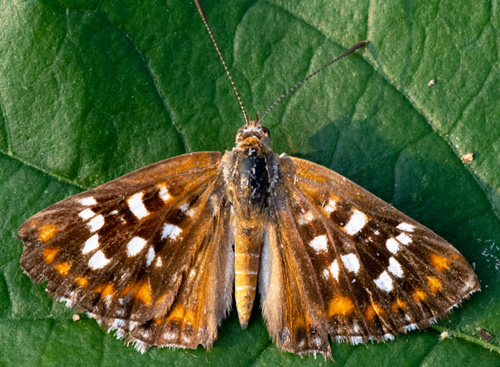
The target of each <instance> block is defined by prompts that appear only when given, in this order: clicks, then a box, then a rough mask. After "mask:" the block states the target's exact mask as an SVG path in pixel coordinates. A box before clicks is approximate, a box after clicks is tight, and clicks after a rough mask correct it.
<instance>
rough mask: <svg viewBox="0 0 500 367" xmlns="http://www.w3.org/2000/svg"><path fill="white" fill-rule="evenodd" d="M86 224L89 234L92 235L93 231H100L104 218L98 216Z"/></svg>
mask: <svg viewBox="0 0 500 367" xmlns="http://www.w3.org/2000/svg"><path fill="white" fill-rule="evenodd" d="M87 224H88V225H89V229H90V233H94V232H95V231H98V230H99V229H101V228H102V226H103V225H104V217H103V216H102V215H101V214H99V215H98V216H95V217H94V218H92V219H91V220H90V221H89V222H88V223H87Z"/></svg>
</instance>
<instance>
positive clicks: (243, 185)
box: [222, 122, 278, 327]
mask: <svg viewBox="0 0 500 367" xmlns="http://www.w3.org/2000/svg"><path fill="white" fill-rule="evenodd" d="M222 167H223V171H224V179H225V181H226V185H227V188H228V191H229V192H228V196H229V200H230V201H231V204H232V208H233V212H232V219H231V220H232V224H233V226H234V241H235V249H234V251H235V297H236V308H237V309H238V316H239V319H240V324H241V325H242V326H243V327H246V325H247V324H248V319H249V318H250V313H251V310H252V306H253V302H254V299H255V292H256V286H257V273H258V270H259V260H260V253H261V247H262V242H263V236H264V230H265V228H264V227H265V226H264V224H265V223H267V218H268V216H269V197H270V193H271V191H272V189H273V184H274V182H276V180H277V177H278V157H277V156H276V154H274V153H273V151H272V150H271V149H270V148H269V130H267V128H265V127H263V126H261V125H260V123H256V122H249V123H248V124H246V125H245V126H243V127H242V128H241V129H239V130H238V133H237V135H236V147H235V148H234V149H233V150H232V151H230V152H226V154H225V155H224V158H223V163H222Z"/></svg>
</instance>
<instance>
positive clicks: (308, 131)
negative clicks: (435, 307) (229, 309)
mask: <svg viewBox="0 0 500 367" xmlns="http://www.w3.org/2000/svg"><path fill="white" fill-rule="evenodd" d="M203 5H204V8H205V10H206V13H207V17H208V20H209V23H210V24H211V26H212V28H213V32H214V34H215V36H216V38H217V40H218V42H219V46H220V48H221V50H222V52H223V54H224V55H225V58H226V61H227V63H228V66H229V68H230V69H231V72H232V74H233V77H234V79H235V82H236V84H237V85H238V88H239V91H240V94H241V97H242V99H243V102H244V103H245V106H246V108H247V110H248V112H249V113H253V114H255V113H259V114H262V113H263V112H264V111H265V109H266V108H267V107H268V106H269V105H270V104H271V103H272V102H273V101H274V100H275V99H276V98H277V97H279V96H280V95H281V94H282V93H283V92H284V91H285V90H287V89H288V88H289V87H290V86H292V85H294V84H295V83H296V82H298V81H300V80H301V79H302V78H304V77H305V76H306V75H307V74H308V73H310V72H312V71H314V70H315V69H316V68H318V67H320V66H321V65H323V64H324V63H326V62H328V61H329V60H331V59H332V58H333V57H334V56H338V55H339V54H341V53H342V52H343V51H345V50H346V49H347V48H349V47H350V46H352V45H354V44H355V43H357V42H358V41H361V40H364V39H368V40H369V41H370V44H369V45H368V47H367V48H366V49H365V50H360V51H358V52H356V54H355V55H351V56H349V57H348V58H347V59H345V60H343V61H342V62H339V63H338V64H336V65H335V66H333V67H331V68H329V69H328V70H327V71H325V72H323V73H321V74H319V75H318V76H316V77H314V78H313V79H312V80H311V81H309V82H308V83H306V85H305V86H303V87H301V88H300V89H299V90H297V91H296V92H295V93H294V94H292V95H291V96H290V97H288V98H287V99H285V100H284V101H283V102H281V104H280V105H278V107H276V108H275V109H274V110H273V111H272V113H271V114H270V115H268V116H267V117H266V120H265V122H266V125H267V126H268V127H269V128H270V129H271V135H272V143H273V146H274V149H275V152H276V153H281V152H287V153H288V154H290V155H295V156H301V157H305V158H307V159H309V160H312V161H314V162H317V163H321V164H323V165H325V166H327V167H330V168H332V169H334V170H336V171H338V172H340V173H341V174H343V175H345V176H346V177H348V178H350V179H352V180H353V181H355V182H357V183H359V184H361V185H362V186H364V187H365V188H367V189H368V190H370V191H372V192H373V193H375V194H376V195H378V196H380V197H381V198H383V199H384V200H386V201H389V202H391V203H393V204H394V205H395V206H396V207H397V208H399V209H400V210H402V211H403V212H405V213H407V214H408V215H410V216H411V217H413V218H415V219H416V220H418V221H420V222H421V223H423V224H425V225H427V226H428V227H430V228H431V229H433V230H434V231H436V232H437V233H438V234H440V235H441V236H443V237H444V238H445V239H447V240H448V241H449V242H451V243H453V244H454V245H455V246H456V247H457V249H459V250H460V251H461V252H462V253H463V254H464V255H465V256H466V257H467V259H468V260H469V261H470V262H471V263H472V264H473V266H474V267H475V269H476V272H477V274H478V276H479V278H480V281H481V285H482V292H480V293H478V294H474V295H473V296H472V298H471V299H470V300H468V301H466V302H464V303H463V305H462V307H460V308H458V309H456V310H455V311H454V312H453V314H452V315H451V316H450V317H449V319H445V320H441V321H440V322H439V323H438V325H437V326H435V327H432V328H429V329H427V330H425V331H414V332H411V333H409V334H407V335H402V336H400V337H398V338H397V339H396V340H395V341H392V342H387V343H385V344H373V345H367V346H364V345H361V346H355V347H353V346H348V345H345V344H339V345H337V344H333V345H332V346H333V350H334V352H333V354H334V358H335V360H336V365H337V366H373V365H394V364H397V365H399V366H414V365H428V366H438V365H439V366H455V365H467V364H469V363H468V362H470V364H472V363H475V364H477V365H483V366H490V365H491V366H493V365H498V363H499V361H500V337H499V336H500V317H498V315H499V312H500V283H499V279H500V277H499V276H498V275H499V268H500V250H499V246H500V245H498V243H499V242H500V217H499V213H500V175H498V172H499V171H500V159H499V158H498V156H499V154H498V151H499V149H500V145H499V141H500V139H499V135H500V129H499V128H498V121H499V119H498V116H500V105H499V104H498V101H499V100H500V90H499V88H498V85H499V82H500V73H499V63H498V55H497V49H498V46H497V43H498V41H497V40H498V29H499V10H498V7H496V6H495V5H494V4H493V3H487V2H475V3H474V4H473V5H472V3H471V2H470V1H467V0H455V1H451V0H447V1H444V2H443V1H439V2H437V1H427V2H406V1H391V2H381V1H375V2H368V1H349V2H345V1H331V0H317V1H314V2H305V1H303V2H296V1H294V2H288V1H280V0H268V1H255V0H245V1H231V2H228V1H224V2H222V1H210V0H205V1H203ZM0 60H1V61H2V68H1V69H0V151H1V154H0V182H2V185H1V186H0V208H1V210H0V216H1V217H0V218H1V219H2V220H1V223H2V226H1V228H0V236H1V256H0V269H1V272H0V365H51V366H52V365H64V366H66V365H97V364H100V365H104V366H106V365H119V364H137V365H139V364H148V365H171V364H174V363H175V364H176V365H180V366H189V365H200V364H210V365H221V364H224V365H226V364H227V365H238V366H248V365H259V366H261V365H289V364H290V363H295V364H301V365H321V366H322V365H324V361H323V360H322V358H320V359H318V360H315V359H314V358H312V357H307V358H303V359H301V358H300V357H298V356H295V355H292V354H289V353H282V352H279V351H278V350H277V349H276V347H275V345H274V344H273V343H272V342H271V341H270V339H269V337H268V335H267V331H266V329H265V325H264V323H263V321H262V317H261V316H260V310H258V309H257V308H256V309H255V312H254V315H253V316H252V320H251V323H250V327H249V328H248V329H247V330H241V329H240V327H239V325H238V321H237V317H236V315H235V313H234V312H233V313H232V314H231V316H230V317H229V319H228V320H226V321H224V322H223V324H222V326H221V328H220V338H219V340H218V341H217V342H216V343H215V345H214V348H213V350H212V351H210V352H207V351H205V350H203V349H201V348H198V349H197V350H194V351H193V350H170V349H157V348H153V349H152V350H151V351H149V352H148V353H146V354H144V355H141V354H139V353H137V352H136V351H135V350H134V349H133V348H132V347H130V346H129V347H124V346H123V343H122V341H118V340H116V339H115V338H114V336H113V335H109V334H106V333H105V332H103V331H102V330H101V329H100V328H99V327H98V326H97V324H96V323H95V321H93V320H91V319H87V318H86V317H85V316H82V320H80V321H78V322H74V321H73V320H72V314H73V312H72V311H71V310H70V309H66V308H64V307H63V306H62V305H61V304H60V303H57V302H55V303H54V302H53V301H52V300H51V299H50V298H49V297H48V295H47V294H46V293H45V291H44V287H43V284H42V285H36V286H35V285H33V283H32V282H31V280H30V279H29V278H28V277H27V276H26V275H25V274H23V272H22V271H21V269H20V267H19V259H20V257H21V253H22V243H21V242H20V241H19V240H17V239H16V231H17V227H18V226H19V225H20V224H22V223H23V222H24V221H25V220H26V219H27V218H28V217H29V216H31V215H32V214H34V213H36V212H37V211H39V210H41V209H43V208H45V207H47V206H48V205H50V204H52V203H54V202H56V201H58V200H61V199H63V198H65V197H68V196H69V195H72V194H75V193H77V192H80V191H81V190H83V189H87V188H91V187H95V186H97V185H98V184H101V183H104V182H106V181H108V180H110V179H112V178H115V177H118V176H120V175H122V174H125V173H127V172H130V171H132V170H134V169H137V168H140V167H142V166H144V165H146V164H149V163H153V162H155V161H158V160H161V159H163V158H167V157H172V156H175V155H179V154H182V153H185V152H191V151H201V150H218V151H223V150H225V149H231V148H232V146H233V142H234V136H235V133H236V130H237V129H238V127H240V126H241V125H242V123H243V118H242V114H241V111H240V109H239V106H238V103H237V101H236V98H235V96H234V92H233V90H232V88H231V85H230V83H229V81H228V79H227V76H226V75H225V73H224V70H223V68H222V66H221V63H220V61H219V59H218V57H217V54H216V52H215V50H214V48H213V46H212V44H211V41H210V39H209V37H208V34H207V32H206V30H205V29H204V28H203V24H202V22H201V19H200V17H199V15H198V14H197V12H196V8H195V6H194V4H192V3H190V2H187V1H181V0H178V1H168V2H165V1H163V0H151V1H148V2H137V1H133V0H121V1H118V0H102V1H96V0H93V1H91V0H88V1H85V0H59V1H58V0H44V1H24V2H4V3H2V5H0ZM431 79H433V80H435V82H436V84H435V85H434V86H428V82H429V81H430V80H431ZM469 152H471V153H474V160H473V161H472V162H469V163H466V164H463V163H462V162H461V161H460V157H461V156H462V155H463V154H465V153H469ZM479 328H482V329H485V330H487V331H488V332H490V333H491V334H492V335H493V336H494V338H493V340H492V341H491V342H486V341H484V340H482V339H481V338H480V337H479V336H478V330H479ZM442 331H447V332H448V333H449V335H450V337H449V338H446V339H444V340H442V341H440V338H439V336H440V333H441V332H442Z"/></svg>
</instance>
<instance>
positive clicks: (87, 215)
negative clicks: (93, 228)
mask: <svg viewBox="0 0 500 367" xmlns="http://www.w3.org/2000/svg"><path fill="white" fill-rule="evenodd" d="M94 215H95V213H94V212H93V211H92V209H89V208H87V209H84V210H82V211H81V212H80V213H78V216H79V217H80V218H82V219H83V220H87V219H90V218H92V217H93V216H94Z"/></svg>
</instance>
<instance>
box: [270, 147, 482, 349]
mask: <svg viewBox="0 0 500 367" xmlns="http://www.w3.org/2000/svg"><path fill="white" fill-rule="evenodd" d="M280 163H281V169H282V171H281V175H282V179H281V180H279V181H282V182H283V188H282V189H280V188H279V186H280V185H277V186H278V187H277V190H276V194H277V195H275V196H274V197H273V209H272V210H273V213H274V214H273V217H272V220H273V221H274V222H275V223H280V225H278V226H275V227H276V233H277V235H276V238H277V240H276V243H275V247H277V249H278V250H274V252H276V253H277V255H275V256H274V257H273V258H272V261H271V263H272V265H271V267H272V268H273V269H274V268H275V267H276V265H275V262H278V263H279V262H280V261H281V264H286V266H285V265H278V267H279V266H281V268H282V269H281V277H283V278H284V282H283V283H284V284H286V283H287V282H288V283H295V284H296V286H295V287H296V288H297V290H298V291H297V294H298V295H300V296H296V297H290V298H288V299H287V298H286V294H285V293H284V292H283V295H282V296H281V297H282V298H283V299H284V300H286V303H285V304H286V306H285V308H288V309H291V310H293V307H296V306H290V305H287V303H292V304H297V303H300V304H301V306H300V307H301V308H303V309H305V310H306V313H305V314H306V315H307V317H308V319H309V320H305V321H306V328H305V331H306V333H305V334H304V332H302V333H301V334H300V335H293V334H291V335H290V339H287V338H285V339H284V340H283V341H282V343H283V345H285V344H286V343H288V344H290V343H291V344H290V345H292V346H293V347H292V348H291V349H292V351H294V352H309V351H314V350H317V351H321V352H323V353H325V348H324V347H323V345H324V343H319V341H317V340H316V341H314V336H316V337H318V336H319V337H321V338H322V340H323V341H324V340H325V339H324V335H327V334H329V335H331V336H332V338H334V339H336V340H338V341H342V340H345V341H347V342H349V343H352V344H357V343H363V342H366V341H369V340H376V341H383V340H387V339H392V338H393V337H394V336H395V335H396V334H398V333H401V332H407V331H409V330H412V329H415V328H423V327H426V326H428V325H430V324H431V323H432V322H434V321H435V320H436V319H437V318H439V317H442V316H444V315H445V314H446V313H448V312H449V311H450V309H451V308H453V307H454V306H456V305H458V304H459V303H460V302H461V301H462V300H463V299H464V298H467V297H468V296H469V295H470V294H471V293H472V292H474V291H476V290H479V288H480V287H479V282H478V279H477V277H476V275H475V274H474V271H473V270H472V268H471V267H470V266H469V264H468V263H467V261H466V260H465V259H464V257H463V256H462V255H461V254H460V253H459V252H458V251H457V250H456V249H455V248H454V247H453V246H451V245H450V244H449V243H447V242H446V241H445V240H443V239H442V238H441V237H439V236H438V235H436V234H435V233H433V232H432V231H431V230H429V229H428V228H426V227H424V226H422V225H421V224H419V223H417V222H415V221H414V220H412V219H410V218H409V217H407V216H406V215H404V214H402V213H401V212H399V211H397V210H396V209H395V208H393V207H392V206H390V205H389V204H387V203H385V202H383V201H382V200H380V199H378V198H377V197H375V196H374V195H372V194H371V193H369V192H368V191H366V190H365V189H363V188H361V187H360V186H358V185H356V184H354V183H352V182H351V181H349V180H347V179H346V178H344V177H342V176H340V175H338V174H336V173H335V172H333V171H331V170H329V169H326V168H324V167H322V166H319V165H316V164H314V163H311V162H308V161H305V160H301V159H297V158H290V157H283V158H282V159H280ZM269 244H272V241H269ZM288 278H292V279H291V280H290V279H288ZM270 292H271V291H270ZM264 298H265V297H264ZM278 304H280V303H276V302H274V303H271V302H268V301H267V300H266V299H264V310H266V308H271V309H272V308H273V307H274V308H276V306H273V305H278ZM290 312H293V311H290ZM265 317H266V313H265ZM292 319H293V317H292ZM266 320H267V321H268V324H270V325H274V324H278V325H279V327H277V328H276V330H277V331H275V333H277V334H276V335H280V334H279V329H280V328H281V330H298V329H297V328H296V327H293V325H292V327H290V325H288V324H287V323H286V322H284V321H283V320H278V322H277V323H276V322H275V320H276V317H273V313H272V312H269V315H268V316H267V317H266ZM307 333H310V334H307ZM301 335H302V336H301ZM294 338H295V339H294ZM326 341H327V340H326ZM301 343H302V346H300V345H301ZM315 345H321V346H322V347H321V348H317V347H316V346H315ZM285 349H288V350H290V348H285Z"/></svg>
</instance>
